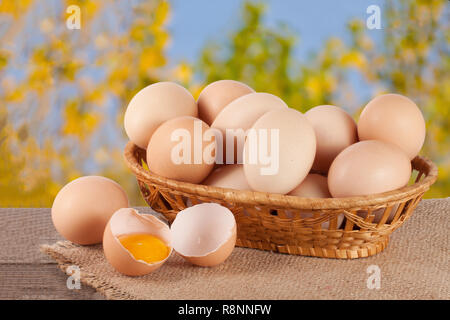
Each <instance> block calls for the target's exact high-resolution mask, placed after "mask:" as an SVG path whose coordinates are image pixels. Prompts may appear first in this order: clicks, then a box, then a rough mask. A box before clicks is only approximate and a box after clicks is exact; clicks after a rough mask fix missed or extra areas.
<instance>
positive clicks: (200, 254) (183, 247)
mask: <svg viewBox="0 0 450 320" xmlns="http://www.w3.org/2000/svg"><path fill="white" fill-rule="evenodd" d="M170 228H171V231H172V246H173V248H174V250H175V251H176V252H177V253H178V254H180V255H181V256H182V257H183V258H185V259H186V260H187V261H189V262H191V263H193V264H196V265H199V266H204V267H212V266H216V265H218V264H220V263H222V262H224V261H225V260H226V259H227V258H228V257H229V256H230V254H231V253H232V251H233V249H234V246H235V244H236V220H235V218H234V215H233V213H232V212H231V211H230V210H229V209H228V208H226V207H223V206H221V205H219V204H216V203H202V204H198V205H195V206H193V207H190V208H186V209H184V210H182V211H180V212H179V213H178V214H177V216H176V218H175V220H174V221H173V223H172V225H171V227H170Z"/></svg>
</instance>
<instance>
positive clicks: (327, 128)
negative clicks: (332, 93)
mask: <svg viewBox="0 0 450 320" xmlns="http://www.w3.org/2000/svg"><path fill="white" fill-rule="evenodd" d="M305 116H306V118H308V121H309V122H310V123H311V124H312V126H313V128H314V132H315V134H316V143H317V147H316V157H315V159H314V163H313V166H312V169H313V170H315V171H318V172H320V173H324V174H326V173H327V172H328V169H329V168H330V165H331V163H332V162H333V160H334V158H336V156H337V155H338V154H339V153H340V152H341V151H342V150H344V149H345V148H347V147H348V146H349V145H351V144H353V143H356V142H357V141H358V133H357V129H356V123H355V121H354V120H353V118H352V117H350V115H349V114H348V113H347V112H345V111H344V110H343V109H341V108H338V107H335V106H330V105H323V106H317V107H314V108H312V109H310V110H308V111H307V112H306V113H305Z"/></svg>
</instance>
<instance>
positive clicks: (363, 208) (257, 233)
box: [125, 142, 437, 259]
mask: <svg viewBox="0 0 450 320" xmlns="http://www.w3.org/2000/svg"><path fill="white" fill-rule="evenodd" d="M145 158H146V155H145V150H143V149H140V148H139V147H137V146H135V145H134V144H133V143H131V142H129V143H128V144H127V146H126V148H125V161H126V163H127V165H128V167H129V168H130V169H131V170H132V171H133V173H134V174H135V176H136V178H137V180H138V183H139V187H140V189H141V192H142V195H143V196H144V199H145V200H146V202H147V203H148V204H149V205H150V206H151V207H152V208H153V209H154V210H155V211H158V212H161V213H162V214H164V216H165V217H166V218H167V219H168V220H169V222H170V223H171V222H172V221H173V219H174V218H175V216H176V215H177V213H178V212H179V211H181V210H183V209H184V208H186V207H187V204H192V205H193V204H198V203H201V202H216V203H220V204H222V205H224V206H226V207H228V208H229V209H230V210H231V211H232V212H233V214H234V215H235V218H236V222H237V242H236V245H237V246H241V247H248V248H255V249H262V250H270V251H274V252H281V253H288V254H296V255H304V256H315V257H324V258H341V259H353V258H362V257H368V256H372V255H374V254H377V253H379V252H381V251H383V249H384V248H385V247H386V246H387V244H388V241H389V235H390V234H391V233H392V231H394V230H395V229H397V228H398V227H400V226H401V225H402V224H403V222H404V221H405V220H406V219H408V218H409V216H411V214H412V212H413V211H414V209H415V208H416V206H417V204H418V203H419V202H420V200H421V198H422V196H423V194H424V193H425V192H426V191H427V190H428V189H429V187H430V186H431V185H432V184H433V183H434V182H435V181H436V178H437V168H436V166H435V165H434V164H433V163H432V162H431V161H429V160H427V159H425V158H423V157H420V156H418V157H416V158H415V159H414V160H413V161H412V166H413V174H415V173H417V178H416V180H415V183H414V184H413V185H410V186H406V187H404V188H401V189H398V190H394V191H390V192H385V193H381V194H376V195H370V196H362V197H351V198H327V199H310V198H300V197H295V196H287V195H281V194H269V193H263V192H253V191H238V190H232V189H224V188H217V187H210V186H205V185H199V184H191V183H185V182H179V181H175V180H171V179H166V178H164V177H161V176H158V175H155V174H153V173H151V172H150V171H148V170H145V169H144V168H143V166H142V164H143V162H145ZM302 210H303V211H302ZM305 210H306V211H307V212H312V217H310V218H301V217H300V213H301V212H305ZM376 210H377V211H376ZM379 210H381V211H382V212H383V210H384V212H383V213H382V217H381V219H380V220H379V222H378V223H373V222H372V221H373V219H374V216H375V215H374V213H375V212H377V214H380V211H379ZM394 211H395V214H394ZM361 212H365V218H362V217H361V215H358V213H361ZM367 213H368V214H367ZM341 214H343V215H344V216H345V219H344V222H343V223H342V225H341V226H340V228H339V229H338V228H337V220H338V218H337V217H338V215H341ZM391 214H393V219H392V221H391V222H390V223H386V221H387V220H388V218H389V216H391V217H392V215H391ZM326 221H329V223H328V227H327V229H322V225H323V223H324V222H326Z"/></svg>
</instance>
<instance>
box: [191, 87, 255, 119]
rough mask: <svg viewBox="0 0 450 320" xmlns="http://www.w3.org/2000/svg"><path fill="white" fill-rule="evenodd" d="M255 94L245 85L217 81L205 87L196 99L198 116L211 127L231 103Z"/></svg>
mask: <svg viewBox="0 0 450 320" xmlns="http://www.w3.org/2000/svg"><path fill="white" fill-rule="evenodd" d="M252 92H255V91H254V90H253V89H252V88H250V87H249V86H247V85H246V84H244V83H242V82H238V81H234V80H219V81H215V82H213V83H210V84H209V85H207V86H206V87H205V88H204V89H203V90H202V92H201V93H200V96H199V97H198V100H197V104H198V116H199V118H200V119H202V120H203V121H205V122H206V124H208V125H211V124H212V123H213V121H214V119H215V118H216V117H217V115H218V114H219V113H220V111H222V109H223V108H224V107H225V106H226V105H228V104H229V103H230V102H231V101H233V100H235V99H237V98H239V97H241V96H243V95H246V94H249V93H252Z"/></svg>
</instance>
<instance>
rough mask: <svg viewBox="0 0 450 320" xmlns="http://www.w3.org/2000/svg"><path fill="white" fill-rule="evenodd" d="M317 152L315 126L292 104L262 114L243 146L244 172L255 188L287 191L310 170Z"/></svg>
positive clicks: (297, 183) (283, 192) (275, 191)
mask: <svg viewBox="0 0 450 320" xmlns="http://www.w3.org/2000/svg"><path fill="white" fill-rule="evenodd" d="M315 153H316V137H315V134H314V129H313V127H312V126H311V124H310V123H309V121H308V120H307V119H306V117H305V115H303V114H302V113H301V112H299V111H296V110H294V109H290V108H281V109H279V110H274V111H270V112H268V113H266V114H264V115H263V116H262V117H261V118H259V119H258V120H257V121H256V122H255V124H254V125H253V127H252V128H251V132H250V133H249V135H248V137H247V140H246V142H245V146H244V157H245V161H244V173H245V177H246V178H247V182H248V184H249V185H250V187H251V188H252V189H253V190H255V191H262V192H269V193H281V194H286V193H288V192H290V191H292V190H293V189H294V188H295V187H296V186H298V185H299V184H300V183H301V182H302V181H303V179H304V178H305V177H306V175H307V174H308V173H309V171H310V169H311V166H312V164H313V161H314V155H315Z"/></svg>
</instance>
